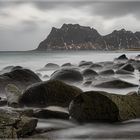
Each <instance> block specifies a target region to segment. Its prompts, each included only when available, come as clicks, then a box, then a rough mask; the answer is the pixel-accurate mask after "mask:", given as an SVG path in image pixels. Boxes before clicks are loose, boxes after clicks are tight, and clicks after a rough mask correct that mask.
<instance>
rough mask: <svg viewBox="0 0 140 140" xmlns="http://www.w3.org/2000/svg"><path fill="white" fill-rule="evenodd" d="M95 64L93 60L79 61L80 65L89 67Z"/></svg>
mask: <svg viewBox="0 0 140 140" xmlns="http://www.w3.org/2000/svg"><path fill="white" fill-rule="evenodd" d="M92 64H93V62H91V61H81V62H80V63H79V67H87V66H91V65H92Z"/></svg>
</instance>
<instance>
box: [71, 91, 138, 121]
mask: <svg viewBox="0 0 140 140" xmlns="http://www.w3.org/2000/svg"><path fill="white" fill-rule="evenodd" d="M69 113H70V116H71V118H72V119H75V120H77V121H79V122H96V121H100V122H102V121H104V122H117V121H125V120H129V119H136V118H139V117H140V96H130V95H118V94H112V93H107V92H103V91H89V92H85V93H82V94H80V95H78V96H77V97H75V98H74V100H73V101H72V102H71V103H70V106H69Z"/></svg>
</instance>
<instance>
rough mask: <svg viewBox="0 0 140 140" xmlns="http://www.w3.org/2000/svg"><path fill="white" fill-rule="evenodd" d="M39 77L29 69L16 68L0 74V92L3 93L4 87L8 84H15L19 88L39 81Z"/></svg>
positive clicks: (21, 88)
mask: <svg viewBox="0 0 140 140" xmlns="http://www.w3.org/2000/svg"><path fill="white" fill-rule="evenodd" d="M40 81H41V79H40V78H39V77H38V76H37V75H36V74H35V73H34V72H33V71H31V70H29V69H16V70H12V71H10V72H8V73H4V74H2V75H0V94H5V87H6V86H7V85H8V84H14V85H16V86H17V87H18V88H19V89H20V90H24V89H25V88H26V87H27V86H29V85H31V84H33V83H36V82H40Z"/></svg>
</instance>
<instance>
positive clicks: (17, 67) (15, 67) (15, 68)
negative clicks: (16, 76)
mask: <svg viewBox="0 0 140 140" xmlns="http://www.w3.org/2000/svg"><path fill="white" fill-rule="evenodd" d="M22 68H23V67H21V66H14V67H13V68H12V69H11V71H13V70H17V69H22Z"/></svg>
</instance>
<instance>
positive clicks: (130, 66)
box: [119, 64, 135, 72]
mask: <svg viewBox="0 0 140 140" xmlns="http://www.w3.org/2000/svg"><path fill="white" fill-rule="evenodd" d="M119 70H126V71H129V72H134V70H135V69H134V67H133V66H132V65H131V64H125V65H123V66H122V67H120V69H119Z"/></svg>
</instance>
